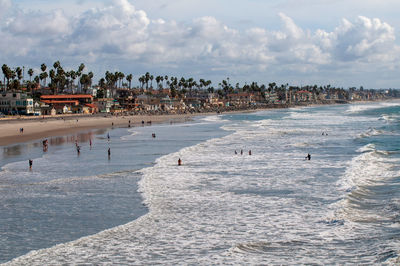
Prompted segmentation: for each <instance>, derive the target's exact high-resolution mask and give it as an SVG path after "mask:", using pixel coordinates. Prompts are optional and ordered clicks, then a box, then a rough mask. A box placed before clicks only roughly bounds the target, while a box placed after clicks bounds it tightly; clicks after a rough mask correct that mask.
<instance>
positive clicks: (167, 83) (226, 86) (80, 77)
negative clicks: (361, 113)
mask: <svg viewBox="0 0 400 266" xmlns="http://www.w3.org/2000/svg"><path fill="white" fill-rule="evenodd" d="M52 67H53V68H52V69H48V67H47V65H46V64H44V63H43V64H41V66H40V70H41V72H40V73H37V75H35V76H34V74H35V72H34V70H33V69H32V68H30V69H29V70H28V71H27V73H28V75H29V81H24V82H21V81H22V80H23V78H24V77H23V76H24V68H21V67H16V68H10V67H8V66H7V65H6V64H3V65H2V72H3V76H4V78H3V84H2V87H3V90H4V91H7V90H18V89H20V88H21V87H22V86H23V85H24V86H26V87H27V89H28V90H31V89H33V88H37V87H38V86H39V85H41V86H43V87H47V86H48V87H49V88H50V89H51V90H52V91H53V93H54V94H58V93H74V92H84V93H87V91H88V88H89V87H90V86H91V85H92V83H93V76H94V75H93V72H88V73H83V72H84V70H85V65H84V64H83V63H82V64H80V65H79V66H78V68H77V70H70V71H65V70H64V68H63V67H62V65H61V63H60V61H56V62H54V64H53V66H52ZM48 79H50V82H49V83H47V80H48ZM154 79H155V82H156V83H157V86H156V88H157V89H159V90H161V89H163V88H168V89H169V90H170V91H171V95H172V96H173V97H175V96H176V95H178V96H182V95H185V94H186V93H187V92H190V93H191V92H193V91H194V92H197V91H198V90H203V89H206V90H207V91H208V92H210V93H212V92H214V91H215V89H214V87H211V84H212V82H211V80H205V79H200V80H199V81H196V80H194V79H193V78H184V77H181V78H178V77H173V76H171V77H168V76H167V75H165V76H162V75H158V76H155V77H154V76H153V75H152V74H150V73H149V72H146V73H145V74H144V75H142V76H138V81H139V88H140V89H141V91H142V93H143V92H144V88H146V92H147V93H151V91H152V90H153V80H154ZM76 80H77V81H78V84H75V81H76ZM125 81H126V82H125ZM132 81H133V75H132V74H126V75H125V74H124V73H122V72H118V71H117V72H114V73H113V72H110V71H106V72H105V75H104V77H102V78H101V79H100V80H99V82H98V86H99V87H100V89H101V90H102V92H101V93H102V94H104V91H105V90H106V89H108V90H110V91H111V96H112V97H113V95H115V92H116V90H117V89H119V88H126V89H129V90H130V89H131V88H132ZM0 84H1V81H0ZM218 85H219V88H218V90H217V92H218V94H219V95H221V96H226V95H227V94H229V93H233V92H249V93H261V94H262V95H265V94H267V93H268V94H276V95H277V96H278V98H279V99H280V100H284V99H286V98H287V97H288V96H287V95H288V94H289V95H291V94H293V93H296V92H298V91H300V90H307V91H309V92H312V94H313V95H316V96H318V95H319V94H321V93H325V94H336V95H338V94H339V95H343V96H346V94H348V92H347V91H345V90H344V89H343V88H336V87H332V86H331V85H326V86H317V85H307V86H300V87H299V86H289V84H282V85H280V86H278V85H277V84H276V83H275V82H272V83H269V84H268V86H266V85H264V84H261V85H259V84H257V82H252V83H250V84H245V85H244V86H242V87H241V86H240V84H239V83H236V86H235V87H233V86H232V85H231V84H230V82H229V78H227V79H226V80H225V79H224V80H222V81H221V82H220V83H219V84H218ZM354 89H355V88H353V90H354ZM360 90H363V88H362V87H360ZM350 91H351V89H350Z"/></svg>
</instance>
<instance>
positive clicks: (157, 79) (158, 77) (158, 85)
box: [156, 76, 162, 88]
mask: <svg viewBox="0 0 400 266" xmlns="http://www.w3.org/2000/svg"><path fill="white" fill-rule="evenodd" d="M161 78H162V77H161V76H157V77H156V82H157V88H160V87H161V86H160V81H161Z"/></svg>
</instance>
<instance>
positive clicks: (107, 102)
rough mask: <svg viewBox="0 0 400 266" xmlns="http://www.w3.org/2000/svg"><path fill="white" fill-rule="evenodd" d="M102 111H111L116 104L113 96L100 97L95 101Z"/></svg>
mask: <svg viewBox="0 0 400 266" xmlns="http://www.w3.org/2000/svg"><path fill="white" fill-rule="evenodd" d="M94 104H95V105H96V106H97V109H98V111H99V112H100V113H110V112H111V108H112V106H113V104H114V99H112V98H98V99H96V101H95V102H94Z"/></svg>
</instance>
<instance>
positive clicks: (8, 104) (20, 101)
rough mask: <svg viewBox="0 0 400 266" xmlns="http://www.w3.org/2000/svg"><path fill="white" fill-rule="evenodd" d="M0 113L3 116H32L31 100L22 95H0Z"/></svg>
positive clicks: (11, 93)
mask: <svg viewBox="0 0 400 266" xmlns="http://www.w3.org/2000/svg"><path fill="white" fill-rule="evenodd" d="M0 112H2V113H3V114H7V115H8V114H23V115H29V114H33V113H34V111H33V99H32V98H29V97H28V96H27V95H26V94H24V93H19V92H18V93H13V92H7V93H2V94H0Z"/></svg>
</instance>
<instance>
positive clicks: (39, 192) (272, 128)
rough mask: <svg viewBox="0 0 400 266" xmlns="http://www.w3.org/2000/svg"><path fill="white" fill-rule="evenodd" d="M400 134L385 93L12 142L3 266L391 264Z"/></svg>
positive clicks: (0, 225)
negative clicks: (362, 99)
mask: <svg viewBox="0 0 400 266" xmlns="http://www.w3.org/2000/svg"><path fill="white" fill-rule="evenodd" d="M153 133H154V134H155V135H156V137H155V138H153V137H152V134H153ZM107 135H110V140H108V138H107ZM399 135H400V101H388V102H370V103H362V104H346V105H330V106H328V105H323V106H313V107H299V108H290V109H276V110H265V111H258V112H254V113H240V114H220V115H214V116H206V117H198V118H195V119H194V120H193V121H188V122H186V123H180V124H175V123H165V124H153V125H151V126H143V127H132V128H115V129H107V130H100V131H90V132H83V133H80V134H76V135H72V136H66V137H59V138H53V139H49V149H48V151H47V152H44V151H43V150H42V145H41V141H36V142H30V143H25V144H19V145H13V146H9V147H4V148H3V154H2V155H0V159H1V171H0V195H1V196H0V262H2V263H6V265H7V264H9V265H21V264H23V265H54V264H57V265H58V264H73V265H77V264H95V265H97V264H112V265H153V264H162V265H187V264H195V265H199V264H200V265H214V264H240V265H243V264H246V265H247V264H250V265H259V264H286V265H287V264H292V265H293V264H396V263H399V261H400V259H399V251H400V138H399ZM90 139H91V140H92V147H90V145H89V140H90ZM75 140H78V145H80V146H81V152H80V153H79V154H77V152H76V147H75V145H76V144H75ZM108 148H110V150H111V156H110V157H108V156H107V149H108ZM308 154H310V156H311V159H310V160H308V159H307V158H306V156H307V155H308ZM30 158H31V159H33V168H32V170H29V167H28V159H30ZM179 158H181V160H182V165H181V166H178V165H177V161H178V159H179Z"/></svg>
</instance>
